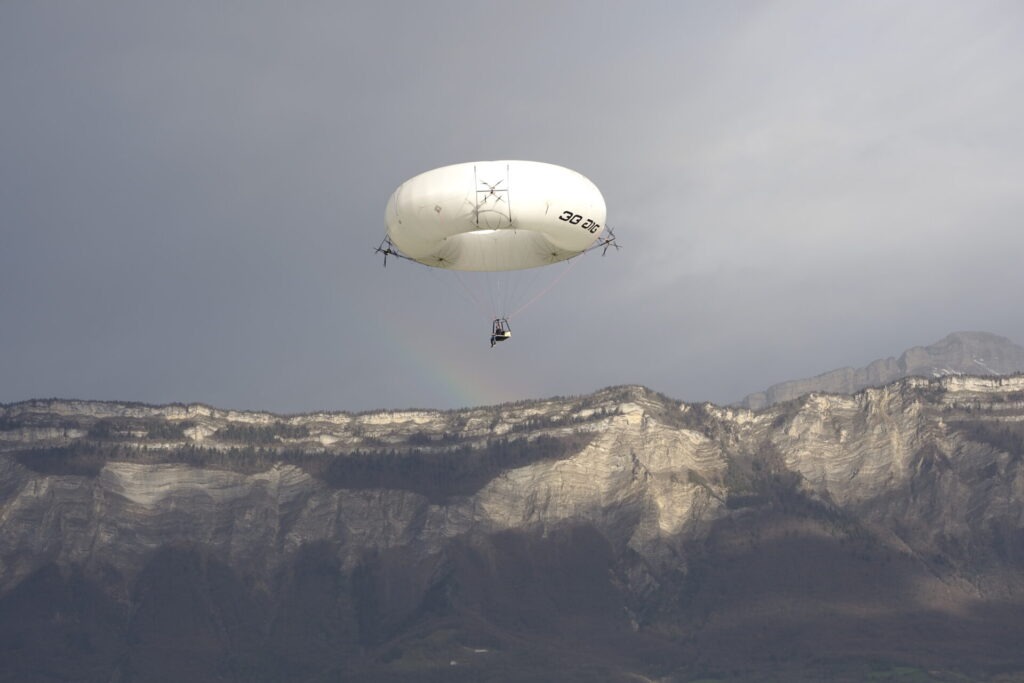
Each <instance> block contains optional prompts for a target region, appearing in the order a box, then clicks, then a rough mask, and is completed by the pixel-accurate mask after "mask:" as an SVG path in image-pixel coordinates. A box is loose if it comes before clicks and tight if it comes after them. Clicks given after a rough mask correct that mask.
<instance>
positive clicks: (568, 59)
mask: <svg viewBox="0 0 1024 683" xmlns="http://www.w3.org/2000/svg"><path fill="white" fill-rule="evenodd" d="M407 5H408V3H373V4H369V3H367V4H356V3H352V4H341V5H339V4H335V3H324V4H320V3H303V4H300V5H294V4H289V5H285V4H271V3H217V4H214V5H210V4H208V3H167V4H157V3H151V4H139V3H126V2H94V3H88V4H68V3H29V2H13V3H4V4H2V5H0V94H2V95H0V96H2V98H3V102H4V106H3V107H2V108H0V220H2V226H0V321H2V328H0V401H15V400H21V399H25V398H30V397H38V396H52V395H58V396H74V397H84V398H115V399H128V400H142V401H148V402H165V401H203V402H207V403H212V404H216V405H221V406H226V407H237V408H267V409H272V410H277V411H286V412H298V411H305V410H313V409H344V410H362V409H371V408H379V407H406V406H413V405H415V406H429V407H442V408H444V407H455V406H459V405H465V404H468V403H477V402H496V401H504V400H513V399H520V398H527V397H537V396H546V395H552V394H569V393H581V392H586V391H591V390H593V389H596V388H599V387H601V386H606V385H609V384H617V383H644V384H648V385H649V386H651V387H653V388H655V389H658V390H660V391H664V392H665V393H668V394H671V395H673V396H678V397H680V398H684V399H687V400H705V399H707V400H715V401H720V402H721V401H729V400H734V399H738V398H740V397H741V396H743V395H744V394H746V393H748V392H751V391H755V390H758V389H761V388H763V387H765V386H767V385H768V384H771V383H773V382H777V381H781V380H784V379H788V378H791V377H796V376H806V375H810V374H816V373H818V372H823V371H826V370H829V369H832V368H833V367H837V366H840V365H854V364H860V363H864V362H867V361H870V360H872V359H874V358H876V357H880V356H888V355H891V354H894V353H898V352H899V351H901V350H902V349H904V348H906V347H908V346H912V345H915V344H927V343H930V342H933V341H935V340H937V339H939V338H940V337H942V336H943V335H944V334H946V333H947V332H950V331H953V330H960V329H982V330H988V331H992V332H996V333H998V334H1003V335H1006V336H1009V337H1011V338H1013V339H1015V340H1017V341H1024V320H1022V318H1021V316H1020V314H1019V313H1018V312H1017V308H1018V307H1017V306H1016V305H1015V304H1016V301H1015V299H1016V293H1017V292H1019V291H1021V290H1022V289H1024V268H1021V266H1020V255H1021V254H1022V253H1024V236H1022V233H1021V230H1020V216H1021V215H1022V208H1024V206H1022V205H1024V187H1022V184H1021V181H1020V179H1021V178H1024V132H1022V131H1021V128H1020V125H1019V122H1020V121H1021V120H1024V94H1022V93H1024V88H1022V85H1024V47H1021V44H1020V41H1019V36H1020V35H1021V34H1022V28H1024V12H1022V10H1021V8H1020V7H1019V5H1018V4H1017V3H1014V2H1005V3H1000V2H979V3H960V2H897V3H892V2H885V3H856V4H841V5H836V4H829V3H813V2H812V3H804V2H779V3H756V4H751V3H738V2H737V3H714V4H713V5H710V6H708V5H699V4H696V3H695V4H681V3H650V4H647V5H645V7H644V8H643V10H642V11H641V10H640V9H638V8H635V7H632V6H627V5H623V4H619V3H609V4H608V5H607V6H601V5H599V4H595V3H555V4H552V3H513V4H508V3H504V4H499V3H469V2H447V3H430V4H424V5H422V6H413V7H410V6H407ZM494 158H524V159H537V160H544V161H550V162H553V163H558V164H562V165H565V166H568V167H571V168H574V169H577V170H579V171H580V172H582V173H584V174H585V175H587V176H588V177H590V178H591V179H592V180H594V181H595V183H597V185H598V186H599V187H600V188H601V189H602V191H603V192H604V194H605V197H606V200H607V202H608V205H609V222H610V223H611V224H612V225H615V226H618V233H619V236H620V239H621V241H622V242H623V243H624V244H625V245H626V248H624V249H623V250H622V251H621V252H619V253H617V254H615V256H614V258H613V257H611V256H609V257H608V258H605V259H601V258H599V257H597V256H596V255H593V254H591V255H588V256H586V257H584V258H582V259H581V260H580V262H579V263H577V264H575V265H573V267H572V270H571V272H570V273H568V274H567V275H566V276H565V277H564V279H563V280H561V281H560V282H559V284H558V286H557V287H556V288H554V289H553V290H552V291H551V292H550V293H549V294H548V295H546V296H545V297H544V298H542V299H541V300H539V301H537V302H536V303H534V304H533V305H531V306H530V307H529V309H528V310H527V311H524V313H523V314H521V315H520V316H519V317H518V319H516V320H515V321H514V328H515V335H514V339H513V341H512V342H510V343H509V344H506V345H504V346H503V347H501V348H498V349H495V350H493V351H492V350H490V349H489V348H488V347H487V344H486V333H487V325H488V320H487V319H486V316H485V315H483V314H482V313H480V312H478V311H477V310H476V309H475V308H474V306H473V305H472V304H471V303H470V302H468V301H467V299H466V298H465V297H464V296H463V292H461V291H460V286H459V285H457V284H454V283H453V282H452V279H451V278H445V277H443V276H444V275H448V274H445V273H440V274H439V273H434V272H429V271H427V269H424V268H420V267H402V266H406V265H408V264H396V266H395V267H391V266H390V265H389V267H388V268H387V270H384V269H382V268H381V267H380V263H379V260H377V259H375V258H374V257H373V254H372V250H371V248H372V246H374V245H375V244H376V243H377V242H378V241H379V240H380V238H381V237H382V236H383V209H384V203H385V201H386V199H387V197H388V195H389V194H390V193H391V191H392V190H393V189H394V187H395V186H397V185H398V184H399V183H400V182H402V181H403V180H405V179H406V178H408V177H410V176H412V175H414V174H416V173H419V172H421V171H424V170H427V169H429V168H433V167H436V166H440V165H444V164H447V163H453V162H458V161H465V160H472V159H494ZM554 275H557V272H556V273H555V274H554ZM456 282H457V281H456Z"/></svg>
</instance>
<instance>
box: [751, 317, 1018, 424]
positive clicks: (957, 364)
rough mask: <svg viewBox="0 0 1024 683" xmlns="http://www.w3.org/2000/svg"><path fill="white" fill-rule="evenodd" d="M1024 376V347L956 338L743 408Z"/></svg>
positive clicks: (797, 383) (813, 380)
mask: <svg viewBox="0 0 1024 683" xmlns="http://www.w3.org/2000/svg"><path fill="white" fill-rule="evenodd" d="M1017 372H1024V347H1022V346H1019V345H1017V344H1015V343H1014V342H1012V341H1011V340H1009V339H1007V338H1005V337H1000V336H998V335H995V334H992V333H989V332H953V333H952V334H949V335H947V336H946V337H944V338H943V339H941V340H939V341H938V342H935V343H934V344H931V345H929V346H915V347H912V348H910V349H907V350H906V351H904V352H903V353H902V354H901V355H900V356H899V358H894V357H891V356H890V357H889V358H883V359H878V360H875V361H872V362H871V363H869V364H868V365H867V366H865V367H863V368H851V367H845V368H839V369H836V370H831V371H829V372H825V373H822V374H820V375H815V376H814V377H809V378H804V379H796V380H789V381H786V382H780V383H779V384H774V385H772V386H771V387H769V388H768V389H766V390H765V391H761V392H755V393H753V394H748V395H747V396H746V397H744V398H743V399H742V400H740V401H739V402H738V403H737V404H738V405H741V406H743V407H746V408H750V409H752V410H759V409H761V408H765V407H767V406H770V405H773V404H775V403H779V402H782V401H788V400H791V399H794V398H797V397H799V396H801V395H803V394H808V393H812V392H826V393H834V394H851V393H855V392H857V391H860V390H861V389H866V388H868V387H871V386H879V385H883V384H887V383H889V382H892V381H895V380H897V379H900V378H903V377H909V376H914V375H916V376H925V377H933V376H941V375H948V374H965V375H976V374H986V375H1008V374H1013V373H1017Z"/></svg>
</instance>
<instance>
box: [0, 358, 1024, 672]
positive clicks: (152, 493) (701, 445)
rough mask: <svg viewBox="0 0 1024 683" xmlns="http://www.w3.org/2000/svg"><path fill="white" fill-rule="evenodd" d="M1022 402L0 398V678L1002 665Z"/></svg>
mask: <svg viewBox="0 0 1024 683" xmlns="http://www.w3.org/2000/svg"><path fill="white" fill-rule="evenodd" d="M1022 425H1024V377H1021V376H1015V377H963V376H945V377H940V378H933V379H921V378H908V379H903V380H900V381H898V382H896V383H893V384H890V385H888V386H885V387H882V388H877V389H868V390H865V391H862V392H860V393H857V394H854V395H850V396H840V395H831V396H830V395H812V396H807V397H804V398H801V399H799V400H795V401H789V402H786V403H780V404H777V405H774V406H772V407H770V408H767V409H765V410H763V411H760V412H756V413H755V412H750V411H748V410H743V409H728V408H718V407H715V406H711V405H707V404H705V405H686V404H679V403H678V402H675V401H672V400H670V399H668V398H666V397H664V396H661V395H659V394H656V393H654V392H650V391H648V390H646V389H643V388H639V387H620V388H613V389H608V390H605V391H602V392H598V393H597V394H594V395H591V396H585V397H578V398H565V399H551V400H547V401H535V402H524V403H519V404H514V405H507V406H498V407H490V408H480V409H473V410H465V411H452V412H431V411H406V412H393V413H369V414H361V415H350V414H333V413H332V414H313V415H300V416H289V417H284V416H276V415H270V414H258V413H242V412H231V411H220V410H216V409H212V408H209V407H206V406H180V405H176V406H144V405H137V404H117V403H98V402H72V401H32V402H26V403H19V404H14V405H8V406H0V519H2V520H3V522H2V524H0V680H11V681H15V680H16V681H50V680H84V681H163V680H166V681H172V680H173V681H180V680H192V681H259V680H265V681H278V680H297V681H338V680H380V681H423V680H438V681H440V680H444V681H479V680H493V681H505V680H509V681H511V680H559V681H564V680H581V681H583V680H587V681H592V680H610V681H636V680H644V679H653V680H663V681H687V680H693V679H701V678H703V679H711V680H851V681H854V680H857V681H860V680H1000V681H1011V680H1024V629H1022V628H1021V627H1020V626H1021V624H1024V597H1022V596H1024V522H1022V520H1024V466H1022V462H1024V427H1022ZM956 676H959V677H960V678H956Z"/></svg>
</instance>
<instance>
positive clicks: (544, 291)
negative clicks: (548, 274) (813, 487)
mask: <svg viewBox="0 0 1024 683" xmlns="http://www.w3.org/2000/svg"><path fill="white" fill-rule="evenodd" d="M569 261H570V263H569V265H568V266H567V267H566V268H565V269H563V270H562V272H561V273H559V274H558V277H556V278H555V279H554V280H552V281H551V284H549V285H548V286H547V287H545V288H544V289H542V290H541V291H540V292H538V293H537V294H536V295H535V296H534V297H533V298H532V299H530V300H529V301H527V302H526V303H525V304H523V305H522V306H520V307H519V308H517V309H516V310H515V311H514V312H513V313H511V314H510V315H508V316H507V317H508V318H510V319H511V318H512V317H513V316H516V315H519V314H520V313H522V312H523V311H525V310H526V308H527V307H528V306H530V305H531V304H533V302H535V301H536V300H537V299H539V298H541V297H542V296H544V295H545V294H547V293H548V292H549V291H551V288H552V287H554V286H555V285H557V284H558V282H559V281H560V280H561V279H562V278H563V277H565V276H566V275H567V274H568V273H569V271H570V270H572V269H573V268H575V267H576V264H577V263H578V262H579V261H578V260H577V259H576V258H571V259H569Z"/></svg>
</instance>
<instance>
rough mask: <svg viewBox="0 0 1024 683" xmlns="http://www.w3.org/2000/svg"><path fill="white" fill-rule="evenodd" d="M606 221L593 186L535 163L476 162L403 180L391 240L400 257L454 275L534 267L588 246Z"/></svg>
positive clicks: (395, 197) (391, 216) (394, 203)
mask: <svg viewBox="0 0 1024 683" xmlns="http://www.w3.org/2000/svg"><path fill="white" fill-rule="evenodd" d="M605 216H606V208H605V203H604V197H602V196H601V192H600V191H599V190H598V189H597V187H596V186H595V185H594V183H592V182H590V180H588V179H587V178H585V177H584V176H582V175H580V174H579V173H577V172H576V171H571V170H569V169H567V168H562V167H561V166H555V165H553V164H545V163H540V162H537V161H474V162H468V163H464V164H455V165H453V166H445V167H443V168H437V169H434V170H433V171H427V172H426V173H421V174H420V175H418V176H416V177H415V178H411V179H410V180H407V181H405V182H404V183H402V184H401V185H400V186H399V187H398V189H397V190H395V191H394V193H393V194H392V195H391V198H390V199H389V200H388V205H387V210H386V213H385V223H386V224H387V230H388V237H389V238H390V240H391V243H392V244H393V245H394V246H395V247H397V248H398V250H399V251H400V252H401V253H402V255H403V256H406V257H408V258H411V259H413V260H415V261H419V262H420V263H422V264H424V265H428V266H434V267H437V268H448V269H452V270H473V271H501V270H518V269H521V268H536V267H538V266H545V265H548V264H551V263H557V262H559V261H564V260H566V259H569V258H572V257H573V256H576V255H578V254H580V253H582V252H584V251H586V250H587V249H588V248H589V247H590V246H592V245H593V244H594V242H595V240H597V238H598V236H599V235H600V234H601V231H602V228H603V226H604V222H605Z"/></svg>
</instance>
